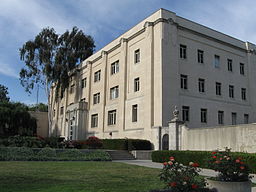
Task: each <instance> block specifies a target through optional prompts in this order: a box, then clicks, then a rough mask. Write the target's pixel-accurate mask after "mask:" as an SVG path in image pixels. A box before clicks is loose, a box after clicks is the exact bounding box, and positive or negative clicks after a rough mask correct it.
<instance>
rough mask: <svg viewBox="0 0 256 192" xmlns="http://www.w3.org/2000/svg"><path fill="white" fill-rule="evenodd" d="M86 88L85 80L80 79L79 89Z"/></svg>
mask: <svg viewBox="0 0 256 192" xmlns="http://www.w3.org/2000/svg"><path fill="white" fill-rule="evenodd" d="M85 87H86V78H84V79H82V81H81V88H82V89H83V88H85Z"/></svg>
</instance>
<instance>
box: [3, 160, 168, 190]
mask: <svg viewBox="0 0 256 192" xmlns="http://www.w3.org/2000/svg"><path fill="white" fill-rule="evenodd" d="M159 172H160V170H159V169H152V168H145V167H140V166H134V165H126V164H122V163H115V162H15V161H13V162H0V191H1V192H121V191H122V192H125V191H127V192H135V191H138V192H147V191H149V190H150V189H159V188H163V187H164V185H163V184H162V183H161V182H160V181H159V177H158V174H159Z"/></svg>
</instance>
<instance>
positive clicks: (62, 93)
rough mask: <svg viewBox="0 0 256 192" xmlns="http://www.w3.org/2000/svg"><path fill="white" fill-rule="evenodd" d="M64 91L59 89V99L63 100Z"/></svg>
mask: <svg viewBox="0 0 256 192" xmlns="http://www.w3.org/2000/svg"><path fill="white" fill-rule="evenodd" d="M64 92H65V90H64V89H63V88H61V90H60V98H61V99H63V97H64Z"/></svg>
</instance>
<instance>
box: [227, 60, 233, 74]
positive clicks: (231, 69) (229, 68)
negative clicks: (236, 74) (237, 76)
mask: <svg viewBox="0 0 256 192" xmlns="http://www.w3.org/2000/svg"><path fill="white" fill-rule="evenodd" d="M228 71H233V66H232V59H228Z"/></svg>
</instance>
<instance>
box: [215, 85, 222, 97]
mask: <svg viewBox="0 0 256 192" xmlns="http://www.w3.org/2000/svg"><path fill="white" fill-rule="evenodd" d="M216 95H221V83H219V82H216Z"/></svg>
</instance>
